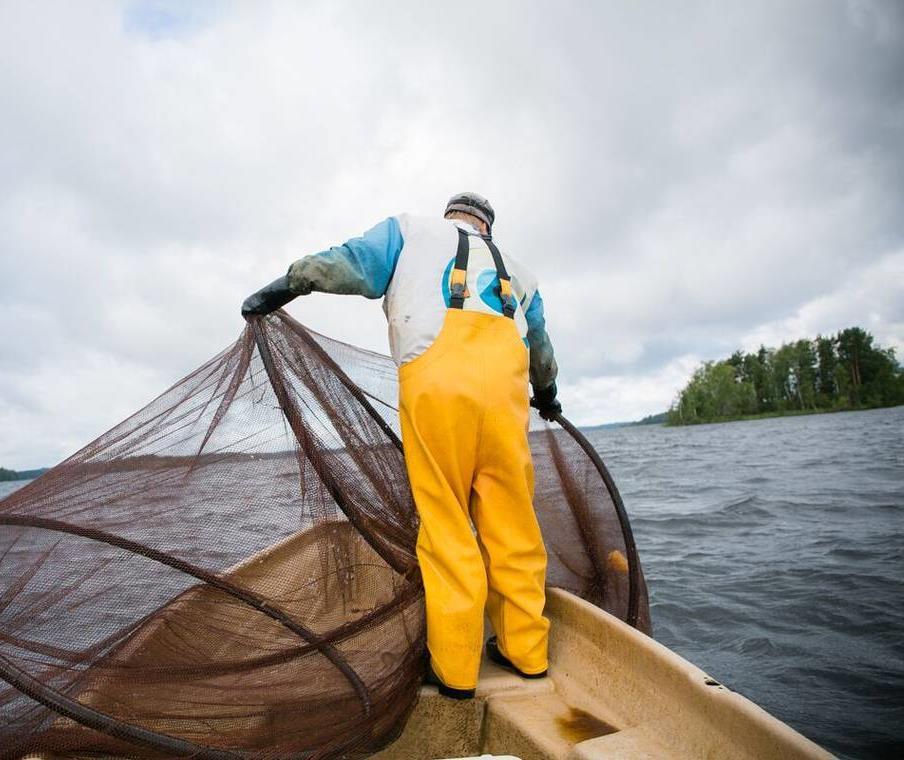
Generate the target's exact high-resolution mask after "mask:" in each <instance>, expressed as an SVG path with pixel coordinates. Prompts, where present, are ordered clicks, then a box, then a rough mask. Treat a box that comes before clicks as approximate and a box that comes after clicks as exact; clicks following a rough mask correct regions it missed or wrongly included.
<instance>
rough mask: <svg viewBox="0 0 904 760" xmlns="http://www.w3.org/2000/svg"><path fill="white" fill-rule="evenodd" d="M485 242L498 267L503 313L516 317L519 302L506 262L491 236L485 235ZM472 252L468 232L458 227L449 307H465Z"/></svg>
mask: <svg viewBox="0 0 904 760" xmlns="http://www.w3.org/2000/svg"><path fill="white" fill-rule="evenodd" d="M481 237H482V239H483V242H484V243H486V244H487V248H489V249H490V254H491V255H492V256H493V264H494V266H495V267H496V276H497V277H498V278H499V298H500V299H501V300H502V313H503V314H504V315H505V316H507V317H508V318H509V319H514V318H515V309H516V307H517V306H518V302H517V300H516V299H515V296H514V294H513V293H512V280H511V278H510V277H509V275H508V272H507V271H506V270H505V262H504V261H503V260H502V254H501V253H499V249H498V248H497V247H496V244H495V243H494V242H493V240H492V239H491V238H489V237H483V236H481ZM470 252H471V243H470V239H469V238H468V233H467V232H465V231H464V230H462V229H461V228H458V251H456V253H455V266H454V267H453V268H452V276H451V278H450V281H449V293H450V297H449V307H450V308H452V309H463V308H464V307H465V299H466V298H467V297H468V296H469V295H470V293H468V285H467V283H468V256H469V254H470Z"/></svg>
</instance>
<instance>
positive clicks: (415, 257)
mask: <svg viewBox="0 0 904 760" xmlns="http://www.w3.org/2000/svg"><path fill="white" fill-rule="evenodd" d="M458 229H462V230H464V231H465V232H466V233H467V234H468V236H469V242H470V244H471V245H470V254H469V259H468V274H467V289H468V292H469V293H470V297H469V298H467V299H465V303H464V308H465V309H466V310H471V311H479V312H484V313H487V314H495V315H498V316H499V317H500V318H504V317H503V316H502V301H501V299H500V297H499V294H498V288H499V279H498V276H497V274H496V267H495V265H494V264H493V258H492V255H491V254H490V250H489V248H488V247H487V245H486V243H485V242H484V241H483V239H482V238H481V236H480V234H479V233H478V232H477V230H475V229H474V228H473V227H471V226H470V225H469V224H467V223H465V222H462V221H460V220H457V219H456V220H451V219H443V218H439V217H424V216H414V215H411V214H399V215H398V216H392V217H389V218H388V219H386V220H384V221H382V222H380V223H379V224H378V225H376V226H375V227H373V228H371V229H370V230H368V231H367V232H365V233H364V234H363V235H362V236H361V237H357V238H352V239H351V240H348V241H346V242H345V243H343V244H342V245H340V246H335V247H333V248H330V249H329V250H326V251H321V252H320V253H315V254H312V255H310V256H305V257H304V258H301V259H299V260H298V261H296V262H295V263H293V264H292V266H291V267H289V272H288V278H289V287H290V288H292V290H293V291H294V292H295V293H297V294H298V295H307V294H308V293H311V292H312V291H318V292H323V293H341V294H351V295H362V296H365V297H367V298H383V299H384V300H383V310H384V312H385V313H386V318H387V321H388V323H389V345H390V350H391V352H392V357H393V359H394V360H395V362H396V364H398V365H401V364H405V363H406V362H409V361H411V360H412V359H415V358H416V357H418V356H420V355H421V354H422V353H423V352H424V351H426V350H427V348H428V347H429V346H430V345H431V344H432V343H433V341H434V340H436V337H437V336H438V335H439V332H440V330H441V329H442V325H443V320H444V318H445V313H446V310H447V309H448V308H449V304H450V300H449V299H450V292H449V279H450V277H451V274H452V268H453V266H454V264H455V254H456V251H457V249H458ZM494 242H495V241H494ZM501 253H502V259H503V261H504V263H505V267H506V270H507V271H508V274H509V276H510V278H511V281H512V291H513V293H514V295H515V298H516V299H517V301H518V307H517V309H516V310H515V315H514V321H515V325H516V327H517V328H518V331H519V333H520V334H521V337H522V339H523V340H524V342H525V344H526V345H527V347H528V349H529V350H530V381H531V385H533V387H534V389H535V390H542V389H544V388H547V387H549V386H550V385H552V383H553V382H554V381H555V378H556V372H557V367H556V361H555V357H554V355H553V349H552V343H551V342H550V340H549V335H548V334H547V332H546V321H545V317H544V314H543V299H542V298H541V297H540V293H539V290H538V289H537V280H536V278H535V277H534V275H533V274H532V273H531V272H530V271H529V270H528V269H527V268H526V267H525V266H524V265H523V264H521V263H520V262H519V261H517V260H516V259H514V258H512V257H511V256H509V255H508V254H507V253H505V252H504V251H501Z"/></svg>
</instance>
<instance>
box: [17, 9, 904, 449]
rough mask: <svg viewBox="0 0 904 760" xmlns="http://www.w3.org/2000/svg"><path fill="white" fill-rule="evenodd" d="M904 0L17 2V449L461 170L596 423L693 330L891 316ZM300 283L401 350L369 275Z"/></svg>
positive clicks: (179, 360)
mask: <svg viewBox="0 0 904 760" xmlns="http://www.w3.org/2000/svg"><path fill="white" fill-rule="evenodd" d="M902 16H904V14H901V13H900V12H899V10H896V6H895V5H894V4H887V3H870V2H851V3H848V4H847V5H844V6H842V5H839V6H837V7H835V6H829V7H828V8H827V7H826V6H825V5H824V4H822V3H819V2H814V3H808V2H803V3H799V4H794V5H793V6H788V5H787V4H786V3H783V2H778V0H776V1H775V2H765V3H760V4H757V5H756V6H749V5H737V4H715V5H714V4H708V3H691V4H690V5H687V4H685V5H682V6H681V7H680V8H679V7H677V6H676V7H675V8H674V9H669V8H666V7H663V6H661V5H660V6H657V7H656V8H650V7H647V6H646V5H645V4H643V3H631V4H619V5H599V4H597V5H592V6H582V5H565V6H562V7H561V8H559V9H557V18H556V23H555V24H554V25H553V24H550V23H549V12H548V8H546V7H545V6H543V5H541V4H539V3H535V4H524V3H520V2H519V3H516V2H499V3H492V4H487V3H477V2H468V1H467V0H466V1H465V2H464V4H459V5H458V6H456V9H455V14H454V17H453V16H451V15H450V13H449V12H448V9H445V8H439V7H438V6H431V5H429V4H423V3H414V2H410V3H405V2H403V3H398V4H390V5H387V4H364V3H335V2H314V3H303V4H302V3H294V2H275V1H274V2H259V3H258V2H256V3H215V2H201V3H191V4H185V3H178V2H162V3H161V2H155V3H151V2H140V1H139V2H123V3H115V2H94V3H91V2H88V3H79V4H74V3H66V2H52V1H51V0H46V1H36V2H29V3H7V4H3V5H2V6H0V117H2V118H0V144H2V145H3V146H4V150H3V151H0V230H2V233H0V304H2V307H3V309H4V313H5V315H6V319H7V321H6V324H7V325H8V332H9V333H10V334H11V335H12V339H11V340H10V339H9V338H7V339H5V340H4V345H3V349H2V350H0V465H3V466H7V467H30V466H36V465H42V464H50V463H53V462H54V461H57V460H58V459H60V458H61V457H62V456H64V455H65V454H67V453H70V452H71V451H72V449H73V448H74V447H76V446H77V445H78V444H81V443H84V442H87V441H88V440H89V439H90V438H92V437H93V436H95V435H96V434H97V433H98V432H100V430H101V429H102V428H104V427H106V426H109V425H110V424H112V423H113V422H115V421H116V420H118V419H120V418H121V417H122V416H124V415H125V414H126V413H127V412H129V411H131V410H133V409H135V408H137V407H138V406H139V405H140V404H142V403H144V402H145V401H147V400H148V398H150V397H152V396H154V395H156V393H157V392H158V391H159V390H162V388H163V387H165V386H167V385H169V384H170V382H172V381H173V380H175V379H176V378H178V377H180V376H181V375H184V374H185V373H187V372H188V371H190V370H191V369H193V368H194V367H195V366H197V365H199V364H200V363H201V362H202V361H204V360H205V359H206V358H208V357H209V356H211V355H212V354H214V353H215V352H216V351H218V350H219V349H221V348H222V347H223V346H225V345H226V344H228V343H229V342H231V341H232V340H233V339H234V338H235V336H236V335H237V334H238V332H239V330H240V329H241V327H242V322H241V319H240V318H239V316H238V313H237V312H238V307H239V304H240V302H241V300H242V298H243V297H244V296H245V295H247V294H248V293H249V292H250V291H252V290H254V289H256V288H257V287H259V286H261V285H263V284H264V283H266V282H268V281H269V280H271V279H272V278H273V277H275V276H277V275H279V274H281V273H282V272H283V271H284V270H285V268H286V267H287V265H288V264H289V262H290V261H291V260H293V259H294V258H295V257H297V256H299V255H302V254H304V253H307V252H312V251H316V250H320V249H322V248H324V247H326V246H328V245H330V244H333V243H336V242H339V241H341V240H343V239H345V238H346V237H349V236H351V235H354V234H358V233H359V232H360V231H362V230H363V229H365V228H367V227H368V226H370V225H372V224H373V223H375V222H376V221H378V220H379V219H381V218H383V217H385V216H387V215H389V214H392V213H397V212H399V211H402V210H407V211H412V212H420V213H438V211H439V210H440V209H441V208H442V204H443V203H444V201H445V199H446V198H447V197H448V195H449V194H450V193H451V192H454V191H457V190H460V189H465V188H469V189H474V190H477V191H479V192H481V193H483V194H485V195H487V196H488V197H489V198H490V199H491V200H492V201H493V202H494V204H495V205H496V207H497V212H498V219H499V221H498V224H497V234H498V239H499V240H500V241H501V242H502V244H503V247H505V248H507V249H508V250H510V251H511V252H512V253H514V254H515V255H517V256H518V257H519V258H521V259H522V260H523V261H525V263H527V264H529V265H531V266H532V267H533V268H534V269H535V270H536V272H537V274H538V275H539V277H540V281H541V288H542V290H543V293H544V301H545V303H546V304H547V310H548V322H549V325H550V332H551V335H552V337H553V340H554V342H555V345H556V348H557V353H558V358H559V364H560V367H561V371H562V378H561V379H562V383H561V384H562V387H563V389H564V391H563V395H564V397H565V399H566V402H567V403H568V404H569V405H570V406H571V409H570V410H566V411H570V412H571V414H572V416H574V417H575V418H576V419H578V420H579V421H581V422H601V421H605V420H622V419H628V418H632V417H635V416H638V415H640V414H646V413H649V412H654V411H658V410H660V409H661V408H664V406H665V405H667V403H668V402H669V401H670V400H671V398H672V396H673V393H674V390H675V386H676V383H677V384H678V385H680V384H681V382H680V381H681V379H682V378H680V377H678V375H679V374H680V373H682V372H684V373H685V376H686V374H687V372H689V370H690V366H689V365H688V362H689V361H690V358H689V357H697V356H700V357H707V358H710V357H712V358H716V357H719V356H722V355H725V354H726V353H728V352H730V351H731V350H733V349H734V348H736V347H738V346H740V345H742V344H743V342H744V341H748V340H750V339H753V337H756V339H759V338H758V337H757V336H760V335H763V336H768V337H771V336H775V338H776V340H778V339H779V338H780V337H782V336H785V335H786V333H789V332H790V331H793V332H795V335H793V336H790V335H789V337H798V333H800V334H808V330H809V331H811V332H812V330H814V329H819V330H824V331H834V330H837V329H839V328H840V327H844V326H847V324H849V323H853V322H856V323H860V324H862V325H863V326H865V327H867V328H868V329H871V330H872V331H873V332H874V333H875V335H876V336H877V338H878V339H879V340H880V342H884V343H886V344H894V345H901V343H902V340H904V337H902V335H904V331H902V321H904V320H902V318H901V316H900V313H899V312H897V311H895V309H894V308H893V305H892V302H893V300H894V298H895V297H896V292H894V291H893V290H892V289H890V287H889V285H888V282H889V281H890V279H891V275H892V274H893V273H895V272H897V270H894V272H892V270H887V269H883V268H882V267H888V266H892V267H893V266H897V265H895V264H894V263H892V264H888V262H889V261H892V262H894V261H897V259H894V258H892V259H889V256H890V254H889V253H888V252H889V251H897V250H900V245H901V240H902V238H904V219H902V217H901V214H900V209H899V206H900V198H901V195H902V181H901V177H902V176H904V150H902V145H901V138H900V134H901V132H900V130H901V126H902V125H904V96H902V92H901V90H900V71H901V70H902V68H904V53H902V50H904V45H901V30H902V28H904V27H902V25H901V23H900V22H901V18H902ZM883 262H884V263H883ZM870 273H872V274H870ZM883 282H884V284H883ZM857 283H859V285H858V284H857ZM883 299H884V300H883ZM883 304H884V305H883ZM290 311H291V312H292V313H293V314H295V315H296V316H298V317H299V318H300V319H302V321H304V322H306V323H309V324H310V325H311V326H312V327H314V328H315V329H317V330H319V331H321V332H324V333H327V334H329V335H333V336H335V337H337V338H340V339H343V340H346V341H349V342H352V343H358V344H360V345H364V346H366V347H368V348H374V349H378V350H385V347H386V340H385V325H384V324H383V323H382V315H381V312H380V311H379V308H378V306H377V305H376V304H374V303H371V302H365V301H364V300H363V299H362V300H354V299H344V300H342V301H341V302H340V300H339V299H335V298H330V297H320V296H318V297H312V298H310V299H304V300H300V301H299V302H296V303H295V304H292V305H291V306H290ZM832 320H841V323H838V324H830V323H831V322H832ZM751 336H753V337H751Z"/></svg>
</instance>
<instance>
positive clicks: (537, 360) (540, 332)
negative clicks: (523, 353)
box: [524, 290, 559, 391]
mask: <svg viewBox="0 0 904 760" xmlns="http://www.w3.org/2000/svg"><path fill="white" fill-rule="evenodd" d="M524 316H525V318H526V319H527V346H528V348H529V349H530V384H531V385H532V386H533V387H534V390H535V391H541V390H543V389H545V388H548V387H549V386H550V385H552V384H553V383H554V382H555V380H556V375H557V374H558V372H559V368H558V366H557V365H556V358H555V356H554V354H553V350H552V342H551V341H550V340H549V335H548V334H547V332H546V317H545V315H544V314H543V298H542V297H541V296H540V291H539V290H537V291H536V292H535V293H534V297H533V298H531V300H530V304H529V305H528V307H527V311H526V312H525V313H524Z"/></svg>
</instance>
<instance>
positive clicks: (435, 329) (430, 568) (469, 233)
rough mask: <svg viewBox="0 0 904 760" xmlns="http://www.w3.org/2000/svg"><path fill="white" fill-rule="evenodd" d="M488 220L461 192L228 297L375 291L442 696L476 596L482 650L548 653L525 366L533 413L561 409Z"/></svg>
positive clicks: (547, 361)
mask: <svg viewBox="0 0 904 760" xmlns="http://www.w3.org/2000/svg"><path fill="white" fill-rule="evenodd" d="M494 220H495V212H494V211H493V207H492V206H491V205H490V203H489V201H487V200H486V199H485V198H483V197H482V196H480V195H478V194H476V193H460V194H458V195H455V196H453V197H452V198H451V199H450V200H449V202H448V204H447V205H446V211H445V214H444V216H443V218H442V219H440V218H439V217H421V216H413V215H409V214H400V215H399V216H396V217H390V218H389V219H386V220H385V221H383V222H380V223H379V224H378V225H376V226H375V227H374V228H373V229H371V230H368V231H367V232H365V233H364V235H363V236H362V237H358V238H352V239H351V240H349V241H348V242H346V243H345V244H343V245H340V246H337V247H333V248H330V249H329V250H328V251H323V252H321V253H315V254H313V255H310V256H305V257H304V258H301V259H299V260H298V261H296V262H295V263H294V264H292V266H290V267H289V271H288V273H287V274H286V275H285V276H283V277H280V278H279V279H278V280H275V281H274V282H272V283H270V284H269V285H267V286H266V287H264V288H263V289H261V290H259V291H258V292H257V293H254V294H253V295H251V296H249V297H248V298H247V299H246V300H245V302H244V303H243V304H242V315H243V316H246V317H248V316H250V315H254V314H268V313H270V312H271V311H275V310H276V309H278V308H280V307H282V306H284V305H285V304H287V303H288V302H289V301H291V300H292V299H293V298H295V297H296V296H301V295H308V294H309V293H311V292H314V291H318V292H323V293H343V294H357V295H362V296H365V297H366V298H383V310H384V312H385V313H386V317H387V320H388V322H389V344H390V347H391V351H392V357H393V359H394V360H395V363H396V364H397V365H398V368H399V416H400V418H401V423H402V443H403V447H404V450H405V464H406V468H407V470H408V477H409V479H410V481H411V490H412V493H413V495H414V501H415V504H416V506H417V510H418V513H419V514H420V531H419V533H418V539H417V557H418V561H419V563H420V568H421V574H422V577H423V580H424V593H425V602H426V609H427V648H428V650H429V654H430V672H429V676H428V678H429V680H431V681H432V682H433V683H435V684H436V685H437V686H438V687H439V691H440V693H442V694H443V695H445V696H447V697H453V698H456V699H467V698H469V697H473V696H474V691H475V687H476V686H477V676H478V671H479V669H480V650H481V644H482V642H483V615H484V608H486V611H487V612H488V614H489V617H490V622H491V623H492V626H493V630H494V631H495V634H496V635H495V636H493V637H492V638H490V640H489V641H488V642H487V654H488V655H489V656H490V658H491V659H492V660H494V661H495V662H497V663H498V664H500V665H502V666H504V667H506V668H508V669H509V670H512V671H514V672H515V673H517V674H518V675H520V676H522V677H525V678H542V677H543V676H545V675H546V670H547V664H548V663H547V641H548V631H549V621H548V620H547V619H546V618H545V617H543V606H544V603H545V592H544V582H545V576H546V550H545V548H544V546H543V539H542V537H541V535H540V528H539V525H538V523H537V518H536V515H535V514H534V508H533V487H534V477H533V464H532V462H531V453H530V447H529V445H528V439H527V428H528V418H529V414H528V378H529V379H530V383H531V385H532V386H533V390H534V395H533V398H531V399H530V404H531V405H532V406H534V407H536V408H537V409H538V411H539V413H540V415H541V417H543V418H544V419H546V420H550V419H552V418H554V417H555V415H556V414H558V413H559V412H561V410H562V407H561V405H560V404H559V402H558V400H557V399H556V383H555V379H556V371H557V368H556V362H555V359H554V358H553V351H552V345H551V343H550V341H549V336H548V335H547V334H546V327H545V320H544V316H543V300H542V298H541V297H540V293H539V291H538V290H537V283H536V279H535V277H534V276H533V275H532V274H531V273H530V272H529V271H528V270H527V269H526V268H525V267H524V266H523V265H522V264H520V263H519V262H517V261H515V259H513V258H512V257H510V256H509V255H507V254H503V253H502V252H501V251H500V250H499V248H498V247H497V246H496V242H495V241H494V240H493V237H492V228H493V222H494ZM472 521H473V526H474V528H475V529H476V535H475V532H474V529H472Z"/></svg>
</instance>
